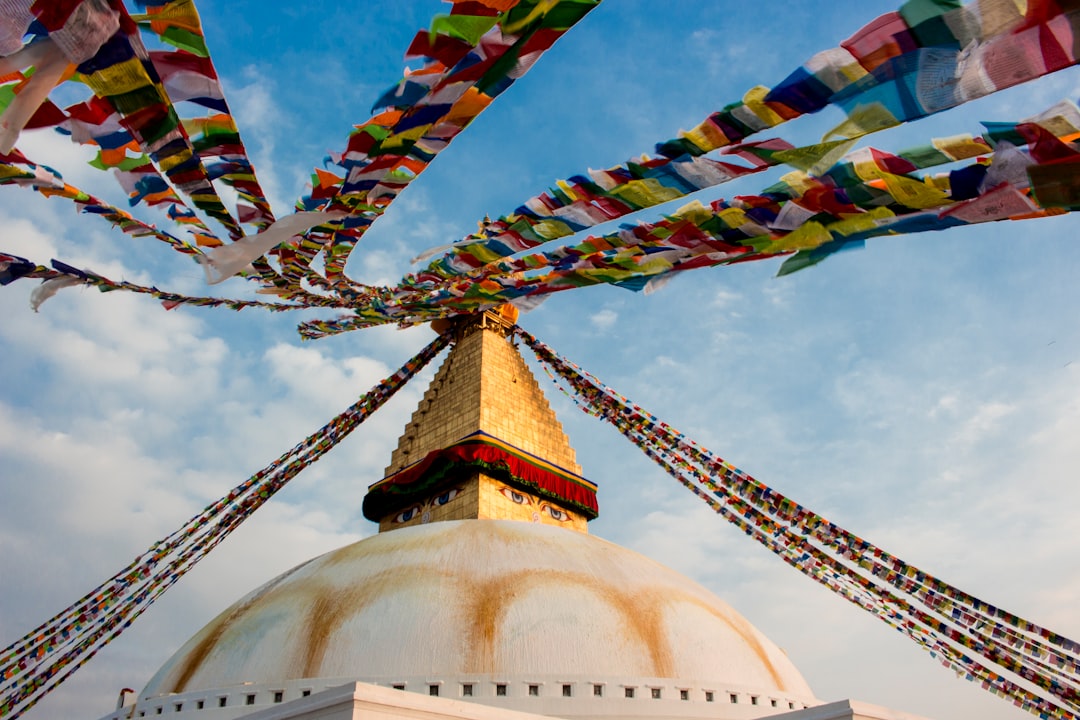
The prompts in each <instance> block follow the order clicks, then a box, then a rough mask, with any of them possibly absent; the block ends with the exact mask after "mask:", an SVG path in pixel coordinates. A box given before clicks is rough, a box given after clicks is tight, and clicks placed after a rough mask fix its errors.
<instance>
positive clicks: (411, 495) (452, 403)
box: [364, 305, 597, 532]
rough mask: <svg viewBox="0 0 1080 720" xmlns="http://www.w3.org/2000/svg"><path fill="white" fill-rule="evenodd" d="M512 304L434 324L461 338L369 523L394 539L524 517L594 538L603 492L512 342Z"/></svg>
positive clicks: (377, 491)
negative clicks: (453, 524)
mask: <svg viewBox="0 0 1080 720" xmlns="http://www.w3.org/2000/svg"><path fill="white" fill-rule="evenodd" d="M516 319H517V313H516V310H515V309H514V308H513V307H512V306H509V305H506V306H503V307H502V308H500V309H499V310H498V311H488V312H483V313H480V314H478V315H472V316H468V317H463V318H457V319H455V320H452V321H447V322H443V323H440V324H439V325H437V326H436V327H435V329H436V330H437V331H439V332H443V333H450V334H452V336H453V347H452V348H451V350H450V352H449V354H448V355H447V357H446V360H445V361H444V362H443V364H442V367H440V368H439V370H438V372H437V373H436V375H435V379H434V380H433V381H432V383H431V385H430V386H429V387H428V389H427V392H426V393H425V394H424V397H423V399H422V400H421V401H420V405H419V407H418V408H417V409H416V412H414V413H413V415H412V419H411V420H410V421H409V423H408V425H406V427H405V432H404V433H403V434H402V435H401V438H400V439H399V441H398V445H397V448H396V449H395V450H394V452H393V454H392V456H391V459H390V465H389V466H387V468H386V472H385V477H383V479H382V480H380V481H379V482H377V483H374V484H373V485H371V486H370V487H369V488H368V495H367V497H365V498H364V516H365V517H367V518H368V519H369V520H373V521H376V522H378V523H379V531H380V532H385V531H388V530H394V529H397V528H401V527H408V526H411V525H419V524H425V523H429V522H435V521H440V520H466V519H489V520H524V521H527V522H536V523H542V524H546V525H558V526H561V527H565V528H570V529H574V530H578V531H580V532H587V525H586V524H587V522H588V521H589V520H591V519H592V518H595V517H596V514H597V505H596V486H595V485H594V484H593V483H591V482H589V481H588V480H586V479H585V478H583V477H582V476H581V468H580V467H579V466H578V464H577V460H576V457H575V454H574V450H573V448H571V447H570V442H569V440H568V439H567V437H566V433H565V432H563V429H562V426H561V425H560V424H559V421H558V420H557V419H556V417H555V413H554V411H553V410H552V409H551V406H550V405H549V404H548V402H547V398H545V397H544V394H543V392H542V391H541V390H540V387H539V385H538V384H537V382H536V378H535V377H533V374H532V373H531V372H530V371H529V368H528V367H527V366H526V365H525V361H524V360H523V359H522V357H521V355H520V354H519V353H518V351H517V349H516V347H515V346H514V345H513V343H512V339H513V327H514V322H515V321H516Z"/></svg>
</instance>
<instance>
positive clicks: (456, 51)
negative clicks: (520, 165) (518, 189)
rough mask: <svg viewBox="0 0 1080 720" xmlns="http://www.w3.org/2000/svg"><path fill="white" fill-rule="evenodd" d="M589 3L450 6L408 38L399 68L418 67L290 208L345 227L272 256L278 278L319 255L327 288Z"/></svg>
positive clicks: (539, 0)
mask: <svg viewBox="0 0 1080 720" xmlns="http://www.w3.org/2000/svg"><path fill="white" fill-rule="evenodd" d="M598 2H599V0H518V1H517V2H512V1H509V0H508V1H506V2H499V3H486V4H485V3H455V4H454V5H453V8H452V10H451V13H450V14H449V15H446V16H440V17H437V18H436V19H435V20H434V21H433V23H432V26H431V30H430V31H421V32H419V33H417V35H416V37H415V38H414V40H413V42H412V44H411V45H410V47H409V49H408V51H407V52H406V59H409V58H421V57H422V58H425V59H426V61H427V62H426V64H425V65H424V67H423V68H421V69H420V70H417V71H413V72H410V73H409V74H408V75H407V76H406V77H405V78H404V79H403V80H402V81H401V82H400V83H399V84H398V85H397V86H396V87H395V88H393V89H391V90H390V91H388V92H387V93H385V94H384V95H383V96H382V97H381V98H380V99H379V100H378V101H376V103H375V106H374V108H373V112H374V111H380V112H377V114H375V115H374V116H373V117H372V118H371V119H370V120H368V121H367V122H366V123H364V124H362V125H359V126H357V127H356V129H355V130H354V131H353V132H352V133H351V134H350V136H349V141H348V146H347V148H346V150H345V151H344V152H343V153H341V154H339V155H334V156H332V160H333V162H334V164H335V165H337V166H338V167H339V168H340V170H341V173H342V175H341V176H338V175H335V174H333V173H329V172H323V171H316V173H315V175H314V176H313V178H312V193H311V195H310V196H308V197H306V198H303V199H301V201H300V202H299V203H298V205H297V207H298V208H300V209H304V210H315V209H319V208H329V209H345V210H347V211H349V212H350V213H351V215H352V217H350V218H348V219H346V220H345V222H344V227H343V228H342V229H340V230H337V231H336V232H333V233H308V236H307V237H306V238H305V240H304V241H303V242H301V243H300V244H299V246H297V247H295V248H292V249H290V251H289V252H288V254H285V255H283V256H282V258H281V260H282V266H283V274H285V275H286V276H287V277H297V276H299V274H300V273H301V272H302V269H303V268H307V267H308V266H309V265H310V263H311V261H312V260H313V259H314V257H315V256H316V255H317V254H318V253H319V252H320V251H323V250H325V252H326V258H325V261H324V267H325V272H326V278H327V280H328V281H329V282H330V283H331V284H335V283H339V282H342V281H343V280H344V269H345V263H346V261H347V260H348V256H349V254H350V252H351V251H352V248H353V247H354V246H355V245H356V243H357V241H358V240H359V239H360V238H361V237H362V236H363V234H364V233H365V232H366V231H367V228H368V227H369V226H370V225H371V223H372V222H374V221H375V220H376V219H377V218H378V217H379V216H381V215H382V213H383V212H385V210H386V208H387V207H388V206H389V205H390V203H392V202H393V200H394V199H395V198H396V197H397V195H398V194H399V193H400V192H401V191H402V190H403V189H404V188H405V187H406V186H408V184H409V183H411V182H412V181H413V180H414V179H416V177H417V176H418V175H419V174H420V173H422V172H423V171H424V169H425V168H426V167H427V165H428V164H429V163H430V162H431V161H432V160H433V159H434V158H435V156H436V155H437V154H438V153H439V152H441V151H442V150H443V149H444V148H446V146H447V145H449V143H450V142H451V141H452V140H453V139H454V137H456V136H457V135H458V134H459V133H460V132H461V131H462V130H464V129H465V128H466V127H467V126H468V125H469V124H470V123H471V122H472V121H473V120H474V119H475V118H476V117H477V116H478V115H479V114H480V113H481V112H482V111H483V110H484V109H485V108H487V107H488V105H490V104H491V102H492V101H493V100H494V99H495V98H496V97H498V95H500V94H501V93H502V92H504V91H505V90H506V89H507V88H508V87H510V85H511V84H513V82H514V81H515V80H517V79H519V78H520V77H522V76H523V75H524V74H525V73H526V72H527V71H528V70H529V69H530V68H531V67H532V66H533V64H535V63H536V61H537V60H538V59H539V58H540V56H541V55H542V54H543V53H544V52H545V51H547V50H548V49H549V48H550V47H551V46H552V45H553V44H554V43H555V41H556V40H558V38H559V37H561V36H562V35H563V33H565V32H566V31H567V30H568V29H569V28H570V27H572V26H573V25H574V24H575V23H577V22H578V21H579V20H581V18H583V17H584V16H585V15H586V14H587V13H588V12H589V11H590V10H592V8H593V7H595V6H596V5H597V4H598Z"/></svg>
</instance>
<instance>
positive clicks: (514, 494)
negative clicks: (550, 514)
mask: <svg viewBox="0 0 1080 720" xmlns="http://www.w3.org/2000/svg"><path fill="white" fill-rule="evenodd" d="M499 492H501V493H502V494H503V495H505V496H506V497H508V498H510V500H511V501H513V502H515V503H517V504H518V505H532V501H531V500H529V498H528V497H527V496H525V495H523V494H522V493H519V492H518V491H517V490H514V489H513V488H508V487H506V486H505V485H504V486H503V487H501V488H499Z"/></svg>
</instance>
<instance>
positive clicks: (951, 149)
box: [931, 133, 993, 160]
mask: <svg viewBox="0 0 1080 720" xmlns="http://www.w3.org/2000/svg"><path fill="white" fill-rule="evenodd" d="M931 143H932V144H933V146H934V148H935V149H936V150H937V151H938V152H941V153H944V154H945V155H947V156H948V157H949V158H950V159H952V160H964V159H966V158H973V157H978V156H979V155H986V154H987V153H990V152H993V151H992V150H991V149H990V147H988V146H987V144H986V143H985V142H983V141H982V139H981V138H980V139H976V138H974V137H972V136H971V135H968V134H966V133H965V134H963V135H950V136H949V137H943V138H934V139H933V140H931Z"/></svg>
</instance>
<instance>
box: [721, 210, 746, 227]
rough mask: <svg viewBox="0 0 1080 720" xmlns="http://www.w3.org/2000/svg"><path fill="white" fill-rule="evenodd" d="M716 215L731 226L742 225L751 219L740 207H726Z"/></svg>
mask: <svg viewBox="0 0 1080 720" xmlns="http://www.w3.org/2000/svg"><path fill="white" fill-rule="evenodd" d="M716 217H717V218H718V219H719V220H720V222H722V223H724V224H725V225H727V226H728V227H729V228H738V227H741V226H742V225H744V224H745V223H746V221H747V220H748V219H749V218H747V217H746V213H745V212H743V211H742V210H740V209H739V208H725V209H723V210H721V211H720V212H719V213H717V215H716Z"/></svg>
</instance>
